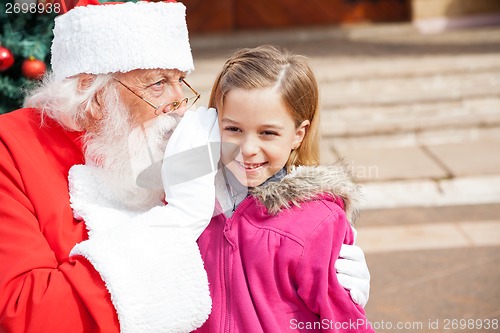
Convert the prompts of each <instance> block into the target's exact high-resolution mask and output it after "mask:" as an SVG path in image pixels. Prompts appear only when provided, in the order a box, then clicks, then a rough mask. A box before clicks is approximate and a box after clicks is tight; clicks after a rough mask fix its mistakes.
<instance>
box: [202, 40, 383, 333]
mask: <svg viewBox="0 0 500 333" xmlns="http://www.w3.org/2000/svg"><path fill="white" fill-rule="evenodd" d="M210 106H211V107H214V108H216V109H217V111H218V117H219V125H220V130H221V139H222V142H223V149H222V155H221V161H222V163H223V164H224V168H223V172H222V173H221V174H222V176H221V177H220V179H219V180H221V184H222V186H220V187H221V188H224V189H227V191H219V194H218V201H219V205H218V213H219V214H218V215H216V216H215V217H213V218H212V221H211V222H210V224H209V226H208V227H207V228H206V229H205V231H204V232H203V234H202V235H201V236H200V238H199V240H198V244H199V247H200V251H201V253H202V257H203V260H204V263H205V268H206V270H207V273H208V278H209V282H210V292H211V297H212V302H213V307H212V313H211V315H210V317H209V319H208V321H207V322H206V323H205V324H204V325H203V326H202V327H201V328H200V329H199V330H198V331H197V332H291V331H301V330H303V329H307V331H308V332H373V330H372V329H371V327H370V325H369V323H368V322H367V320H366V317H365V313H364V310H363V308H362V306H360V305H357V304H355V303H354V302H353V301H352V299H351V297H350V295H349V291H348V290H346V289H344V288H343V287H342V285H341V284H340V283H339V280H338V279H337V274H336V273H337V272H336V269H335V262H336V260H337V258H338V256H339V252H340V249H341V247H342V245H343V244H353V243H354V236H355V235H354V231H353V229H352V228H351V225H350V223H349V220H351V219H352V218H353V215H354V212H355V210H356V209H355V207H354V206H355V204H356V201H357V199H358V196H359V193H358V187H357V186H356V185H354V184H353V183H352V182H351V181H350V179H349V177H348V176H347V173H346V172H345V170H344V169H343V168H342V167H341V166H339V165H334V166H318V164H319V148H318V144H319V143H318V141H319V140H318V123H319V112H318V86H317V83H316V79H315V77H314V74H313V72H312V70H311V68H310V65H309V62H308V60H307V58H305V57H302V56H298V55H291V54H288V53H286V52H281V51H279V50H278V49H276V48H273V47H270V46H262V47H258V48H255V49H244V50H241V51H238V52H236V53H235V54H234V55H233V56H232V57H231V58H230V59H229V60H228V61H227V62H226V63H225V65H224V67H223V69H222V71H221V73H220V74H219V76H218V78H217V80H216V82H215V85H214V87H213V89H212V95H211V98H210Z"/></svg>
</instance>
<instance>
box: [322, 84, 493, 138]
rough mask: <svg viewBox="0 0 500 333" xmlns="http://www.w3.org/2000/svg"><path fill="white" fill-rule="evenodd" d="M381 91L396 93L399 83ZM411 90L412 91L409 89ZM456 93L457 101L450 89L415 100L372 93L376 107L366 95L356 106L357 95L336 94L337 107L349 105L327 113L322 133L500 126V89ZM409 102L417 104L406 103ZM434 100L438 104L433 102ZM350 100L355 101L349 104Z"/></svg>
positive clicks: (420, 94)
mask: <svg viewBox="0 0 500 333" xmlns="http://www.w3.org/2000/svg"><path fill="white" fill-rule="evenodd" d="M478 86H479V85H478ZM379 89H380V90H384V89H396V83H395V82H392V83H390V84H389V85H386V86H384V87H381V88H379ZM402 89H404V88H402ZM408 89H411V87H409V86H408ZM464 90H465V89H464ZM455 93H456V94H458V95H459V96H458V97H456V98H454V97H452V96H451V95H452V94H453V91H451V90H450V91H447V90H446V89H443V91H441V95H440V96H439V94H438V92H437V91H433V92H430V93H426V92H412V93H411V94H412V95H413V96H409V95H406V96H405V95H404V92H401V94H395V93H393V94H391V95H390V96H388V95H387V94H386V97H376V95H375V94H373V93H372V98H373V103H370V102H369V98H370V96H366V95H364V94H361V96H360V98H359V99H358V101H357V102H355V101H354V96H353V94H350V95H348V96H347V97H346V96H342V97H341V96H340V95H341V92H336V95H338V99H337V103H340V101H339V100H341V99H343V101H342V102H344V103H345V104H344V105H337V106H336V107H331V108H325V109H323V111H322V114H321V119H322V120H321V129H322V133H323V135H324V136H326V137H330V136H331V137H350V136H353V137H357V136H370V135H383V134H394V133H418V132H424V131H436V130H446V129H452V128H453V129H457V128H458V129H459V128H477V127H486V128H488V127H496V126H500V86H498V87H496V90H495V88H494V87H490V88H488V87H486V85H484V84H483V85H482V86H481V87H480V88H479V87H478V88H477V89H476V88H474V89H470V90H469V89H468V90H466V91H461V92H460V91H455ZM367 94H368V93H367ZM381 94H383V93H382V92H381ZM447 94H448V98H446V95H447ZM483 94H484V96H481V95H483ZM488 94H489V95H488ZM377 98H378V99H379V100H380V99H387V100H388V99H390V98H393V100H392V101H391V103H392V102H395V100H396V99H399V102H397V103H392V104H387V105H382V104H381V103H377V101H376V99H377ZM405 98H407V99H410V98H411V99H413V100H412V101H410V100H408V101H406V102H404V101H403V99H405ZM431 98H437V100H434V101H431V100H430V99H431ZM332 99H334V97H332ZM346 99H352V101H351V102H347V101H346ZM426 99H427V100H426ZM360 103H363V104H360ZM353 104H354V105H353Z"/></svg>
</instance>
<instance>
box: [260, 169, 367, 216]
mask: <svg viewBox="0 0 500 333" xmlns="http://www.w3.org/2000/svg"><path fill="white" fill-rule="evenodd" d="M252 194H253V195H254V196H255V197H256V198H257V199H259V200H260V201H261V202H262V204H263V205H264V206H265V207H266V208H267V210H268V211H269V213H271V214H277V213H278V212H279V211H280V210H281V209H283V208H290V207H291V206H298V207H300V203H301V202H305V201H310V200H313V199H315V198H318V197H319V196H321V195H325V194H326V195H331V196H332V197H334V198H337V197H339V198H342V200H343V201H344V206H345V207H344V210H345V212H346V215H347V218H348V220H349V221H350V222H351V223H353V222H354V220H355V218H356V216H357V214H358V207H359V203H360V201H361V188H360V186H358V185H356V184H354V182H353V181H352V179H351V176H350V175H349V173H348V171H347V166H346V165H345V164H344V163H343V162H341V161H340V162H336V163H335V164H332V165H324V166H299V167H296V168H293V169H292V171H291V172H290V173H289V174H288V175H286V176H285V177H284V178H283V179H281V181H276V182H270V183H269V184H266V185H263V186H259V187H256V188H254V189H252Z"/></svg>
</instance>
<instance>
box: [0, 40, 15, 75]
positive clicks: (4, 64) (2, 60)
mask: <svg viewBox="0 0 500 333" xmlns="http://www.w3.org/2000/svg"><path fill="white" fill-rule="evenodd" d="M12 64H14V56H13V55H12V52H10V50H9V49H8V48H6V47H3V46H0V72H3V71H6V70H7V69H9V68H10V66H12Z"/></svg>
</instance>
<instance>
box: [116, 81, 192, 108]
mask: <svg viewBox="0 0 500 333" xmlns="http://www.w3.org/2000/svg"><path fill="white" fill-rule="evenodd" d="M115 80H116V81H118V83H120V84H121V85H122V86H124V87H125V88H126V89H127V90H128V91H130V92H131V93H132V94H134V95H136V96H137V97H139V98H140V99H142V100H143V101H144V102H146V103H147V104H148V105H150V106H151V107H152V108H153V109H155V115H157V116H159V114H158V110H159V109H160V107H161V106H162V105H163V104H160V105H155V104H153V103H151V102H150V101H148V100H147V99H145V98H144V97H142V96H141V95H139V94H138V93H136V92H135V91H133V90H132V89H131V88H130V87H128V86H127V85H126V84H124V83H123V82H121V81H120V80H118V79H117V78H115ZM181 80H182V82H183V83H184V84H185V85H186V86H187V87H188V88H189V90H191V92H192V93H193V94H194V96H193V97H185V98H183V99H182V100H180V101H173V102H170V103H168V104H165V107H163V109H162V113H164V114H167V113H170V112H173V111H175V110H177V109H179V108H180V107H181V106H183V105H186V106H187V108H190V107H191V106H192V105H193V104H194V103H196V102H197V101H198V100H199V99H200V97H201V94H200V93H199V92H197V91H196V90H194V89H193V87H191V86H190V85H189V83H187V82H186V80H184V79H181Z"/></svg>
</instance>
